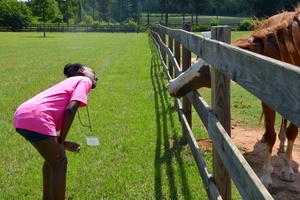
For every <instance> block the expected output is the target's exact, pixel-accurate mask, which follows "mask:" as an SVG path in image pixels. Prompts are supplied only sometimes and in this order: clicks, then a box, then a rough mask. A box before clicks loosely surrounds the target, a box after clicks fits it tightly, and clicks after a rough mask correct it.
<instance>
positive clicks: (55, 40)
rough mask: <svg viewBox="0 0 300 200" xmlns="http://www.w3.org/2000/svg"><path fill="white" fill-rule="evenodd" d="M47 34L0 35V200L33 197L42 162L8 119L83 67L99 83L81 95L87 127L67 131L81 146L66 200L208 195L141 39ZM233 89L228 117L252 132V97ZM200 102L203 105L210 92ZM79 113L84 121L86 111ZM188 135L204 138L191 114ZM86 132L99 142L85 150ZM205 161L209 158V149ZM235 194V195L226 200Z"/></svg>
mask: <svg viewBox="0 0 300 200" xmlns="http://www.w3.org/2000/svg"><path fill="white" fill-rule="evenodd" d="M234 34H235V36H234V37H240V34H241V35H243V34H246V33H239V34H238V32H234ZM46 35H47V37H46V38H43V37H42V33H0V55H1V59H0V65H1V69H0V70H1V74H2V77H1V79H0V83H1V89H0V97H1V101H0V106H1V108H2V109H1V118H0V128H1V130H2V133H1V138H0V142H1V144H2V145H3V147H2V152H1V154H0V196H1V199H18V200H19V199H30V200H31V199H33V200H35V199H41V194H42V176H41V175H42V174H41V167H42V163H43V160H42V158H41V157H40V156H39V155H38V153H37V152H36V150H35V149H34V148H33V147H32V146H31V145H30V144H29V143H28V142H27V141H26V140H24V139H23V138H22V137H21V136H20V135H18V134H17V133H16V132H15V131H14V129H13V125H12V117H13V113H14V111H15V109H16V108H17V107H18V105H19V104H21V103H22V102H24V101H25V100H27V99H28V98H30V97H32V96H33V95H35V94H37V93H38V92H41V91H42V90H44V89H46V88H48V87H50V86H52V85H53V84H55V83H57V82H59V81H61V80H63V79H64V78H65V77H64V76H63V73H62V69H63V67H64V65H65V64H67V63H69V62H80V63H83V64H86V65H87V66H90V67H91V68H93V69H94V71H95V72H96V75H97V76H98V78H99V82H98V86H97V88H96V89H95V90H92V91H91V93H90V95H89V110H90V115H91V122H92V127H93V131H92V132H90V130H89V129H88V128H86V127H82V126H81V124H80V123H79V120H78V118H77V117H76V119H75V121H74V123H73V125H72V129H71V131H70V132H69V135H68V139H69V140H72V141H77V142H80V143H81V144H82V145H83V148H82V151H81V152H80V154H78V155H77V156H75V155H76V154H68V158H69V169H68V175H67V192H66V198H67V199H70V200H71V199H73V200H77V199H78V200H82V199H207V196H206V191H205V188H204V187H203V184H202V181H201V179H200V176H199V173H198V171H197V167H196V165H195V162H194V160H193V156H192V154H191V152H190V149H189V147H187V146H184V145H182V141H181V127H180V123H179V121H178V116H177V113H176V112H175V110H174V106H173V99H172V98H171V97H170V96H169V94H168V92H167V90H166V85H167V80H166V79H165V76H164V74H163V71H162V68H161V66H160V63H159V61H158V60H157V58H156V57H155V55H154V54H151V50H150V47H149V41H148V35H147V34H146V33H140V34H136V33H132V34H124V33H117V34H116V33H114V34H107V33H46ZM232 88H233V90H234V91H233V94H232V116H233V117H236V118H238V119H239V120H241V121H242V122H243V123H245V124H246V125H248V126H251V127H254V126H255V125H254V124H255V123H256V125H257V122H258V117H257V116H260V114H261V108H260V103H259V101H256V100H255V97H252V96H251V95H249V94H248V93H247V92H245V91H244V90H243V89H242V88H239V87H237V88H238V89H234V88H235V87H232ZM201 94H202V89H201ZM203 96H204V97H206V96H207V98H208V100H207V102H208V103H209V90H203ZM79 113H80V118H81V119H82V121H83V123H84V124H88V118H87V114H86V110H85V109H80V112H79ZM249 116H250V117H249ZM250 121H253V122H250ZM193 130H194V132H195V136H196V138H197V139H200V138H206V137H207V133H206V132H205V129H204V127H203V125H202V124H201V122H200V121H199V118H198V117H197V116H195V117H193ZM86 136H97V137H99V141H100V145H99V146H94V147H92V146H87V144H86V141H85V137H86ZM204 155H206V159H207V161H209V162H211V153H210V152H204ZM208 165H209V166H211V163H208ZM239 198H240V197H239V195H238V193H237V192H236V191H235V189H234V192H233V199H239Z"/></svg>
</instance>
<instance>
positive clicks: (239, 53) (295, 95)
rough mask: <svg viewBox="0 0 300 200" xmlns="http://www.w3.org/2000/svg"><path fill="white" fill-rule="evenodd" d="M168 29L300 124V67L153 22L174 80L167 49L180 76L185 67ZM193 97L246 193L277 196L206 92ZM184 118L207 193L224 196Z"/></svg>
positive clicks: (253, 196)
mask: <svg viewBox="0 0 300 200" xmlns="http://www.w3.org/2000/svg"><path fill="white" fill-rule="evenodd" d="M163 34H165V35H167V36H168V37H169V38H173V39H174V40H175V41H176V42H178V43H180V44H181V45H182V46H183V47H185V48H187V49H188V50H189V51H190V52H193V53H195V54H196V55H197V56H199V57H200V58H202V59H204V60H205V61H207V62H208V63H209V64H211V65H212V66H214V67H215V68H216V69H217V70H219V71H220V72H221V73H223V74H224V75H226V76H227V77H229V78H230V79H231V80H233V81H235V82H236V83H238V84H239V85H241V86H242V87H243V88H245V89H246V90H248V91H249V92H251V93H252V94H254V95H255V96H256V97H258V98H259V99H260V100H262V101H264V102H265V103H267V104H268V105H269V106H270V107H272V108H273V109H274V110H276V111H277V112H279V113H280V114H281V115H282V116H284V117H285V118H287V119H288V120H290V121H291V122H293V123H294V124H296V125H297V126H300V120H299V119H300V115H299V111H300V110H299V109H300V107H299V103H298V102H299V100H300V91H299V90H297V87H298V85H299V81H300V70H299V68H298V67H296V66H294V65H290V64H287V63H284V62H281V61H278V60H275V59H272V58H269V57H266V56H262V55H259V54H256V53H252V52H248V51H245V50H242V49H240V48H237V47H234V46H231V45H229V44H226V43H224V42H220V41H217V40H212V39H208V38H205V37H203V36H201V35H196V34H193V33H190V32H187V31H184V30H178V29H170V28H167V27H164V26H162V25H155V26H152V27H151V37H152V39H153V41H154V43H155V44H156V46H157V48H158V52H159V54H160V58H161V63H162V65H163V68H164V71H165V72H166V73H167V75H168V79H171V78H172V75H171V74H170V73H169V72H170V69H168V67H167V65H166V64H165V62H166V59H165V58H164V56H163V54H167V55H168V59H169V61H170V63H171V65H172V66H173V67H174V69H175V74H176V76H177V75H179V74H180V73H181V69H180V67H179V64H178V62H177V61H176V59H175V56H174V55H173V52H172V51H171V50H170V49H169V48H168V46H167V45H166V44H165V43H164V42H163V40H165V38H164V39H162V38H161V35H163ZM165 35H163V37H165ZM175 51H176V49H175ZM187 97H188V99H189V100H190V102H191V103H192V105H193V107H194V108H195V110H196V112H197V114H198V115H199V117H200V118H201V120H202V122H203V124H204V126H205V127H206V129H207V130H208V134H209V136H210V138H211V140H212V143H213V145H214V148H215V149H216V151H217V153H218V154H219V156H220V158H221V160H222V162H223V164H224V166H225V167H226V170H227V171H228V173H229V175H230V177H231V178H232V180H233V181H234V183H235V185H236V187H237V189H238V190H239V192H240V195H241V196H242V198H243V199H273V198H272V196H271V195H270V194H269V192H268V191H267V190H266V188H265V187H264V185H263V184H262V183H261V181H260V180H259V179H258V177H257V176H256V174H255V173H254V171H253V170H252V168H251V167H250V165H249V164H248V162H247V161H246V160H245V158H244V157H243V155H242V154H241V153H240V151H239V150H238V149H237V147H236V146H235V145H234V143H233V142H232V140H231V138H230V137H229V135H228V134H227V132H226V131H225V129H224V128H223V126H222V125H221V124H220V122H219V121H218V119H217V118H216V116H215V114H214V112H213V111H212V110H211V109H210V108H209V107H208V105H207V103H206V102H205V101H204V99H203V98H202V97H201V95H200V94H199V93H198V92H197V91H192V92H190V93H188V94H187ZM177 101H179V100H176V101H175V104H178V102H177ZM176 102H177V103H176ZM177 107H178V106H177ZM178 112H179V116H181V115H182V113H181V112H182V111H181V109H180V108H179V111H178ZM180 119H181V123H182V124H183V127H184V129H185V130H186V131H185V132H188V137H187V138H188V143H189V145H190V148H191V150H192V152H193V156H194V158H195V161H196V164H197V166H198V169H199V172H200V175H201V178H202V180H203V183H204V184H205V187H206V188H209V189H208V190H207V194H208V196H209V197H210V199H220V198H221V197H220V196H219V192H218V191H216V190H215V185H214V182H212V181H208V180H210V179H211V178H212V177H211V175H210V174H209V172H208V173H204V172H203V171H207V167H206V164H205V162H204V163H203V157H202V154H201V152H199V151H198V150H199V147H198V144H197V143H196V142H195V141H194V137H193V134H192V131H191V129H190V128H187V127H189V125H188V124H187V122H186V120H185V118H184V117H181V118H180ZM212 193H213V194H212Z"/></svg>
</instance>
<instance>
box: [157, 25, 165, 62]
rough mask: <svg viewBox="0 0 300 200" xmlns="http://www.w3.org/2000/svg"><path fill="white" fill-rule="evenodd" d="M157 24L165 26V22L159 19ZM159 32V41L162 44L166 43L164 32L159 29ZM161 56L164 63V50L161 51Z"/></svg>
mask: <svg viewBox="0 0 300 200" xmlns="http://www.w3.org/2000/svg"><path fill="white" fill-rule="evenodd" d="M159 24H160V25H162V26H166V24H165V23H164V22H163V21H161V22H160V23H159ZM159 34H160V38H161V41H162V42H163V43H164V44H166V34H165V33H163V32H161V31H160V32H159ZM161 56H162V58H163V61H164V63H166V52H165V51H161Z"/></svg>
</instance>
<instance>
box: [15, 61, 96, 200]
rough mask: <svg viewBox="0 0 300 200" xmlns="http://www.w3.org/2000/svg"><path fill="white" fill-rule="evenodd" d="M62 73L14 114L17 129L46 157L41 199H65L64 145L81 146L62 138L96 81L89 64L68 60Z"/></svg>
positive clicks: (78, 148)
mask: <svg viewBox="0 0 300 200" xmlns="http://www.w3.org/2000/svg"><path fill="white" fill-rule="evenodd" d="M64 74H65V75H66V76H67V79H65V80H64V81H62V82H60V83H58V84H56V85H54V86H53V87H51V88H49V89H47V90H45V91H43V92H41V93H39V94H38V95H36V96H34V97H33V98H31V99H29V100H28V101H26V102H25V103H23V104H21V105H20V106H19V107H18V109H17V110H16V112H15V114H14V127H15V129H16V131H17V132H18V133H19V134H21V135H22V136H23V137H24V138H25V139H26V140H28V141H29V142H30V143H31V144H32V145H33V146H34V147H35V148H36V149H37V151H38V152H39V153H40V155H41V156H42V157H43V158H44V160H45V161H44V164H43V170H42V171H43V199H44V200H46V199H49V200H50V199H55V200H60V199H62V200H64V199H65V191H66V172H67V157H66V153H65V149H67V150H69V151H77V152H79V151H80V149H81V146H80V145H79V144H78V143H75V142H68V141H65V139H66V137H67V134H68V131H69V129H70V127H71V124H72V122H73V119H74V117H75V114H76V111H77V109H78V108H79V107H84V106H86V105H87V98H88V93H89V92H90V90H91V89H93V88H95V87H96V84H97V81H98V78H97V77H96V76H95V73H94V72H93V70H92V69H91V68H89V67H87V66H84V65H81V64H79V63H74V64H67V65H66V66H65V67H64ZM58 131H60V134H59V135H57V132H58Z"/></svg>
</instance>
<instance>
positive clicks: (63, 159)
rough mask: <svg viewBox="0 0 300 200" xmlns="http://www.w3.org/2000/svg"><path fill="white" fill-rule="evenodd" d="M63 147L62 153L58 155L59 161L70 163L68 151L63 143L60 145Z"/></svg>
mask: <svg viewBox="0 0 300 200" xmlns="http://www.w3.org/2000/svg"><path fill="white" fill-rule="evenodd" d="M60 148H61V153H60V154H59V155H57V162H60V163H61V164H62V165H64V164H67V163H68V159H67V156H66V151H65V148H64V146H63V145H60Z"/></svg>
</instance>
